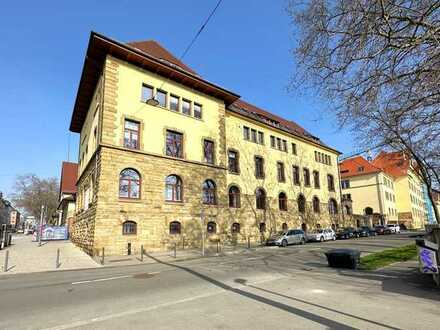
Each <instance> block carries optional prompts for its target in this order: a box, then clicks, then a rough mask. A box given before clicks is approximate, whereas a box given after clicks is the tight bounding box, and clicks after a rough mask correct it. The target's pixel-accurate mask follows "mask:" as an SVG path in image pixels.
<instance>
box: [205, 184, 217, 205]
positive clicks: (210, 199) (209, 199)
mask: <svg viewBox="0 0 440 330" xmlns="http://www.w3.org/2000/svg"><path fill="white" fill-rule="evenodd" d="M202 189H203V204H211V205H215V204H216V203H217V200H216V188H215V183H214V181H212V180H206V181H205V182H203V187H202Z"/></svg>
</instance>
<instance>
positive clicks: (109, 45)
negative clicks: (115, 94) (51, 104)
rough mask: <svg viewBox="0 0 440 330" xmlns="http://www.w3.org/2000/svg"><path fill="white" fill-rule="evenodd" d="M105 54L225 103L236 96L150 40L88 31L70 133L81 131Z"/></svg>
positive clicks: (236, 95) (234, 99)
mask: <svg viewBox="0 0 440 330" xmlns="http://www.w3.org/2000/svg"><path fill="white" fill-rule="evenodd" d="M147 51H152V52H153V53H154V54H155V55H156V56H159V57H156V56H155V55H154V54H150V53H147ZM107 55H111V56H113V57H115V58H118V59H120V60H123V61H127V62H129V63H132V64H134V65H136V66H137V67H140V68H143V69H145V70H148V71H150V72H154V73H156V74H157V75H160V76H162V77H165V78H167V79H170V80H173V81H176V82H178V83H180V84H182V85H185V86H187V87H190V88H192V89H194V90H197V91H199V92H201V93H204V94H207V95H210V96H212V97H215V98H218V99H220V100H223V101H224V102H225V104H226V105H229V104H231V103H233V102H234V101H236V100H237V99H238V98H239V97H240V96H239V95H238V94H235V93H233V92H231V91H228V90H226V89H224V88H223V87H220V86H218V85H215V84H213V83H211V82H209V81H207V80H205V79H202V78H201V77H199V76H197V75H196V74H195V73H193V72H194V71H192V70H191V69H190V68H189V67H187V66H186V65H184V64H183V63H182V62H180V61H178V60H177V59H176V58H175V57H174V56H172V55H171V56H170V53H169V52H168V51H166V50H164V49H163V47H161V46H160V47H158V46H155V45H153V43H151V42H146V43H145V42H137V43H135V44H134V45H133V43H132V44H131V45H128V44H125V43H122V42H119V41H116V40H114V39H110V38H108V37H106V36H103V35H101V34H98V33H96V32H91V34H90V39H89V45H88V47H87V53H86V56H85V60H84V66H83V71H82V74H81V80H80V83H79V87H78V92H77V95H76V100H75V105H74V108H73V113H72V119H71V121H70V131H72V132H75V133H80V132H81V129H82V126H83V124H84V121H85V118H86V115H87V111H88V109H89V105H90V102H91V100H92V98H93V92H94V90H95V87H96V85H97V83H98V80H99V77H100V75H101V73H102V70H103V66H104V62H105V58H106V56H107ZM170 60H171V61H170ZM176 61H177V62H176ZM174 62H176V63H178V64H176V63H174ZM182 65H183V66H182ZM188 69H189V70H188Z"/></svg>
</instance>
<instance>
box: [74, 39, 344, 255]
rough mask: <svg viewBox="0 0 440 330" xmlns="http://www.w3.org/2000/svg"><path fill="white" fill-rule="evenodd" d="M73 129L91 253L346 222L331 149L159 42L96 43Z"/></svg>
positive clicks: (81, 217) (80, 207)
mask: <svg viewBox="0 0 440 330" xmlns="http://www.w3.org/2000/svg"><path fill="white" fill-rule="evenodd" d="M70 130H71V131H73V132H77V133H80V146H79V164H78V180H77V187H78V192H77V201H76V214H75V220H74V222H73V224H72V234H71V238H72V241H74V242H75V243H76V244H78V245H79V246H81V247H82V248H83V249H85V250H86V251H88V252H89V253H91V254H95V253H97V252H98V251H100V249H101V248H102V247H105V249H106V253H107V254H121V253H125V251H126V248H127V244H128V243H130V244H131V245H132V249H133V250H136V249H139V247H140V245H141V244H143V245H144V247H146V248H147V249H165V248H168V247H169V246H171V245H173V244H174V243H177V244H180V243H181V242H182V241H183V239H185V242H186V244H187V245H190V246H199V245H200V243H201V239H202V237H203V235H204V234H206V235H207V237H208V240H209V239H211V240H214V239H220V240H222V242H225V243H228V242H231V243H234V242H237V241H244V240H246V239H247V238H249V239H251V240H258V241H259V240H260V239H261V236H268V235H270V234H271V233H273V232H275V231H279V230H282V229H286V228H295V227H296V228H298V227H302V228H304V229H306V230H307V229H309V228H316V227H329V226H331V225H333V226H336V225H337V224H339V222H340V221H341V217H340V204H339V201H340V195H339V189H337V188H338V186H337V184H338V181H337V180H338V169H337V157H338V154H339V153H338V152H337V151H336V150H334V149H332V148H330V147H329V146H327V145H325V144H324V143H323V142H322V141H321V140H320V139H319V138H317V137H315V136H313V135H312V134H310V133H309V132H306V131H305V130H304V129H303V128H301V127H300V126H298V125H297V124H295V123H294V122H291V121H288V120H285V119H283V118H280V117H278V116H275V115H273V114H271V113H269V112H267V111H265V110H263V109H261V108H258V107H256V106H254V105H251V104H249V103H247V102H244V101H242V100H241V99H240V97H239V96H238V95H237V94H235V93H233V92H231V91H228V90H226V89H224V88H222V87H220V86H217V85H214V84H212V83H211V82H208V81H206V80H204V79H203V78H201V77H200V76H199V75H198V74H197V73H195V72H194V71H193V70H192V69H191V68H189V67H187V66H186V65H185V64H184V63H182V62H180V61H179V60H178V59H177V58H175V57H174V56H173V55H172V54H170V53H169V52H168V51H167V50H165V49H164V48H163V47H161V46H160V45H159V44H157V43H156V42H154V41H145V42H135V43H129V44H123V43H120V42H117V41H115V40H112V39H109V38H107V37H104V36H102V35H98V34H96V33H92V35H91V38H90V42H89V47H88V50H87V56H86V59H85V64H84V68H83V72H82V76H81V82H80V86H79V90H78V94H77V99H76V102H75V107H74V111H73V115H72V120H71V125H70Z"/></svg>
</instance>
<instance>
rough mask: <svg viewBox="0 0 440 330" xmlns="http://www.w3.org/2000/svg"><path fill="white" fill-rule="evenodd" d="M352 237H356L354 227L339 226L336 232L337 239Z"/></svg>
mask: <svg viewBox="0 0 440 330" xmlns="http://www.w3.org/2000/svg"><path fill="white" fill-rule="evenodd" d="M353 237H358V234H357V233H356V229H354V228H353V227H345V228H341V229H339V230H338V231H337V232H336V238H337V239H349V238H353Z"/></svg>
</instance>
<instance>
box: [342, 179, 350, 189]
mask: <svg viewBox="0 0 440 330" xmlns="http://www.w3.org/2000/svg"><path fill="white" fill-rule="evenodd" d="M341 188H342V189H348V188H350V180H342V181H341Z"/></svg>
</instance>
